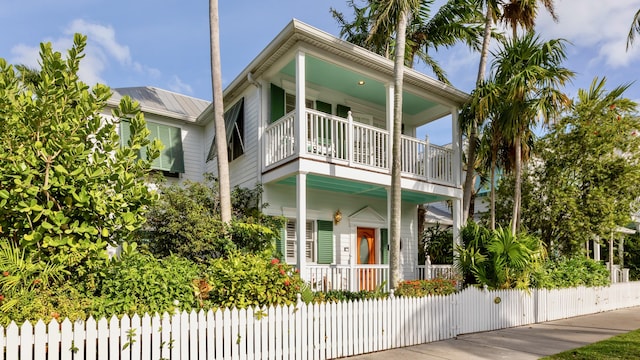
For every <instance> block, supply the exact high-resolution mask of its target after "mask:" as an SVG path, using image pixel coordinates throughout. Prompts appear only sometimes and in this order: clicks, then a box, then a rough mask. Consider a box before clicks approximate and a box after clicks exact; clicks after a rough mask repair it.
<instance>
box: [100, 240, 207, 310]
mask: <svg viewBox="0 0 640 360" xmlns="http://www.w3.org/2000/svg"><path fill="white" fill-rule="evenodd" d="M199 274H200V270H199V269H198V266H197V265H196V264H195V263H193V262H191V261H189V260H188V259H185V258H180V257H178V256H174V255H172V256H169V257H166V258H164V259H156V258H154V257H153V256H152V255H145V254H141V253H139V252H137V251H135V250H134V251H129V252H126V251H125V253H124V254H123V255H122V256H121V257H120V258H119V259H116V260H113V261H111V262H110V263H109V264H108V266H107V268H106V269H105V278H104V279H103V280H102V284H101V289H100V297H99V298H96V299H95V301H94V309H93V313H94V315H97V316H110V315H112V314H118V315H123V314H132V313H138V314H142V313H145V312H147V313H156V312H157V313H162V312H165V311H168V312H172V311H174V310H175V309H176V308H177V309H181V310H188V309H191V308H193V307H195V306H196V304H197V301H196V296H195V293H194V289H193V286H192V283H193V280H194V279H197V278H198V277H199Z"/></svg>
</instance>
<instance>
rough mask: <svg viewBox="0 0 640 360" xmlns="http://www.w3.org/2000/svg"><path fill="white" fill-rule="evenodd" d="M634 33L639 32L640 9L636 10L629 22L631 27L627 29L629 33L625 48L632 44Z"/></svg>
mask: <svg viewBox="0 0 640 360" xmlns="http://www.w3.org/2000/svg"><path fill="white" fill-rule="evenodd" d="M636 34H640V10H638V11H636V14H635V15H634V16H633V21H632V22H631V28H630V29H629V35H627V50H629V47H630V46H631V45H633V41H634V40H635V38H636Z"/></svg>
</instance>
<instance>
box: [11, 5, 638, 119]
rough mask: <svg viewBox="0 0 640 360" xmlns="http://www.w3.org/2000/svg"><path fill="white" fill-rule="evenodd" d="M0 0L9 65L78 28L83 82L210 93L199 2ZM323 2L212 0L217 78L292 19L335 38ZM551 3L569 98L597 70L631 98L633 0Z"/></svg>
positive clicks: (548, 26)
mask: <svg viewBox="0 0 640 360" xmlns="http://www.w3.org/2000/svg"><path fill="white" fill-rule="evenodd" d="M356 1H357V0H356ZM442 1H443V0H438V1H437V2H436V4H438V3H442ZM0 5H1V6H0V31H1V33H2V34H3V35H2V36H1V37H0V57H1V58H4V59H6V60H7V61H8V62H9V63H12V64H25V65H29V66H33V67H35V66H37V64H38V51H39V44H40V43H41V42H51V43H52V44H53V47H54V49H56V50H58V51H66V49H68V48H69V47H70V46H71V44H72V39H73V34H74V33H76V32H79V33H82V34H85V35H87V36H88V44H87V49H86V58H85V59H84V60H83V62H82V63H81V66H80V68H81V74H80V76H81V78H82V79H83V80H84V81H85V82H87V83H88V84H89V85H93V84H95V83H97V82H100V83H104V84H107V85H109V86H110V87H112V88H118V87H130V86H155V87H159V88H162V89H166V90H171V91H174V92H177V93H181V94H185V95H189V96H193V97H196V98H200V99H205V100H211V71H210V57H209V56H210V55H209V54H210V52H209V8H208V1H190V0H187V1H185V0H163V1H151V0H133V1H132V0H129V1H122V0H111V1H103V0H55V1H54V0H30V1H15V0H0ZM331 7H333V8H335V9H337V10H339V11H342V12H344V13H345V15H347V18H351V15H352V14H351V12H350V11H349V9H348V7H347V0H261V1H256V0H254V1H248V0H219V16H220V43H221V62H222V77H223V86H226V85H227V84H229V83H230V82H231V81H232V80H233V79H234V78H235V77H236V76H237V75H238V74H239V73H240V72H241V71H242V70H243V69H244V68H245V67H246V66H247V65H248V64H249V62H251V60H253V59H254V58H255V57H256V56H257V55H258V54H259V52H260V51H261V50H262V49H264V48H265V47H266V46H267V44H268V43H269V42H270V41H271V40H272V39H273V38H274V37H275V36H276V35H277V34H278V33H279V32H280V31H281V30H282V29H283V28H284V27H285V26H286V25H287V24H288V23H289V22H290V21H291V19H292V18H296V19H298V20H301V21H303V22H305V23H307V24H309V25H312V26H314V27H317V28H319V29H321V30H323V31H326V32H328V33H330V34H333V35H335V36H338V35H339V31H340V29H339V26H338V24H337V22H336V21H335V20H334V19H333V18H332V16H331V14H330V12H329V8H331ZM555 8H556V14H557V16H558V18H559V19H558V22H557V23H556V22H554V21H553V20H552V19H551V17H550V16H549V15H548V14H547V13H546V12H545V11H544V10H541V13H540V16H539V18H538V20H537V25H536V28H537V29H536V30H537V31H538V33H539V34H540V37H541V39H544V40H548V39H552V38H563V39H566V40H567V41H569V42H570V44H569V45H568V47H567V55H568V59H567V61H566V62H565V63H564V64H565V66H566V67H568V68H569V69H571V70H573V71H575V72H576V77H575V78H574V80H573V82H572V83H571V84H570V85H568V86H567V88H566V89H565V91H566V92H567V93H568V94H569V95H570V96H571V97H574V96H575V95H576V93H577V89H579V88H588V87H589V85H590V83H591V81H592V80H593V78H594V77H596V76H597V77H606V78H607V88H609V89H611V88H613V87H615V86H618V85H622V84H629V83H633V84H632V85H631V87H630V88H629V89H628V90H627V92H626V95H627V97H629V98H631V99H633V100H636V101H638V102H640V82H639V81H637V80H639V79H640V37H639V38H638V40H637V41H636V44H635V46H633V47H632V48H630V49H629V50H628V51H627V50H626V49H625V48H626V38H627V34H628V31H629V27H630V25H631V21H632V19H633V15H634V14H635V12H636V11H637V10H638V9H640V0H611V1H603V0H555ZM494 47H495V46H494ZM435 57H436V58H437V59H438V60H439V63H440V65H441V66H442V67H443V68H444V69H445V71H446V72H447V75H448V78H449V80H450V81H451V83H452V84H453V85H454V86H455V87H457V88H459V89H461V90H463V91H466V92H469V91H471V90H472V89H473V87H474V83H475V79H476V76H477V71H478V70H477V68H478V61H479V54H477V53H473V52H470V51H469V50H468V49H467V48H465V47H464V46H456V47H453V48H451V49H442V50H440V51H439V52H438V53H437V54H436V55H435ZM417 69H418V70H421V71H423V72H425V73H427V74H429V72H428V71H427V70H426V69H424V68H422V67H420V66H418V67H417ZM634 82H635V83H634ZM432 130H433V131H442V129H440V130H439V129H435V128H434V129H432ZM426 131H429V130H426Z"/></svg>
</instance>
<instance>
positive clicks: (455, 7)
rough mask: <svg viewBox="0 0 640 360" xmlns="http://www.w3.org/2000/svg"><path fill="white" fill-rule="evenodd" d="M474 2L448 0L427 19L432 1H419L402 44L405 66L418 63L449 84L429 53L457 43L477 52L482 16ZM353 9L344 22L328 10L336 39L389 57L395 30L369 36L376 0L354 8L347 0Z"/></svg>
mask: <svg viewBox="0 0 640 360" xmlns="http://www.w3.org/2000/svg"><path fill="white" fill-rule="evenodd" d="M473 1H474V0H449V1H448V2H447V3H445V4H444V5H442V6H441V7H440V8H439V9H438V11H437V12H436V13H435V14H433V16H431V5H433V2H434V1H433V0H422V1H420V7H419V9H418V11H417V12H416V13H415V14H414V16H413V17H412V20H411V21H410V22H409V23H408V24H407V38H406V43H405V62H404V64H405V66H407V67H409V68H412V67H413V66H414V65H415V64H416V63H417V62H418V61H421V62H423V63H424V64H425V65H427V66H428V67H429V68H430V69H431V71H432V72H433V73H434V74H435V76H436V77H437V78H438V80H440V81H442V82H445V83H449V82H448V80H447V78H446V73H445V71H444V69H443V68H442V67H441V66H440V64H438V63H437V62H436V60H435V59H434V58H433V57H432V56H431V55H430V54H429V50H430V49H438V48H442V47H445V48H448V47H451V46H453V45H455V44H456V43H458V42H460V41H461V42H464V43H466V44H467V45H468V46H469V47H471V48H473V49H476V50H479V48H480V41H479V39H480V35H481V32H482V27H481V26H480V24H481V20H482V14H481V13H480V12H478V11H477V8H476V7H475V6H473ZM348 5H349V7H351V8H352V9H353V13H354V16H355V18H354V20H352V21H347V20H346V19H345V17H344V15H343V14H342V13H340V12H338V11H337V10H335V9H331V13H332V15H333V17H334V18H335V19H336V21H337V22H338V24H339V25H340V28H341V30H340V36H341V37H342V38H344V39H345V40H347V41H348V42H350V43H352V44H355V45H358V46H362V47H364V48H366V49H367V50H369V51H372V52H375V53H376V54H378V55H382V56H384V57H386V58H388V59H391V58H392V55H393V54H394V53H395V52H394V46H395V44H396V43H395V41H394V38H393V34H394V33H395V30H396V29H395V28H390V29H389V28H384V29H378V30H377V32H375V33H371V29H372V28H373V26H374V25H375V19H374V18H373V15H374V14H375V13H376V9H377V8H378V7H379V6H380V2H379V1H372V2H369V3H368V4H367V5H366V6H363V7H358V6H357V5H356V4H355V3H354V1H353V0H350V1H348Z"/></svg>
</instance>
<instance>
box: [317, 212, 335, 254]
mask: <svg viewBox="0 0 640 360" xmlns="http://www.w3.org/2000/svg"><path fill="white" fill-rule="evenodd" d="M317 241H318V264H331V263H333V222H331V221H324V220H318V236H317Z"/></svg>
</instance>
